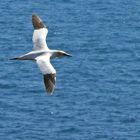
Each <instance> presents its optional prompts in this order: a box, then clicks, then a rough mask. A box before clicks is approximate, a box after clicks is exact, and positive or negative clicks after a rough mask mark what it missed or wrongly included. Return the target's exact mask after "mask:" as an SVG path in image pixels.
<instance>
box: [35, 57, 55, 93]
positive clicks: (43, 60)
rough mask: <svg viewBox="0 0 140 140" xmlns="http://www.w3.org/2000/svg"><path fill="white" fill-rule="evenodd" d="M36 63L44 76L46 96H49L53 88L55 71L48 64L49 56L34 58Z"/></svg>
mask: <svg viewBox="0 0 140 140" xmlns="http://www.w3.org/2000/svg"><path fill="white" fill-rule="evenodd" d="M36 62H37V64H38V66H39V68H40V70H41V72H42V74H43V76H44V84H45V87H46V91H47V93H48V95H51V94H52V92H53V91H54V88H55V82H56V70H55V69H54V67H53V66H52V65H51V63H50V56H49V55H42V56H39V57H37V58H36Z"/></svg>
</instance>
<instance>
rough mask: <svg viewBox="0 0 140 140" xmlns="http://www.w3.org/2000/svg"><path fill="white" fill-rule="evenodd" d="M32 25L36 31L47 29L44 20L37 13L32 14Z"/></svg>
mask: <svg viewBox="0 0 140 140" xmlns="http://www.w3.org/2000/svg"><path fill="white" fill-rule="evenodd" d="M32 23H33V27H34V29H41V28H46V25H45V24H44V23H43V21H42V19H41V18H40V17H39V16H38V15H37V14H35V13H33V14H32Z"/></svg>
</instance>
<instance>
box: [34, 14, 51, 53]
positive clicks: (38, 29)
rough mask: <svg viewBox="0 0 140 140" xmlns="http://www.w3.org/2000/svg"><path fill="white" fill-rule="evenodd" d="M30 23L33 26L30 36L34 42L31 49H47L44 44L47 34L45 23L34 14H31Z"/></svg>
mask: <svg viewBox="0 0 140 140" xmlns="http://www.w3.org/2000/svg"><path fill="white" fill-rule="evenodd" d="M32 23H33V27H34V32H33V38H32V40H33V44H34V47H33V50H34V51H36V50H49V48H48V46H47V44H46V36H47V34H48V29H47V28H46V25H45V24H44V23H43V21H42V20H41V18H40V17H39V16H37V15H36V14H33V15H32Z"/></svg>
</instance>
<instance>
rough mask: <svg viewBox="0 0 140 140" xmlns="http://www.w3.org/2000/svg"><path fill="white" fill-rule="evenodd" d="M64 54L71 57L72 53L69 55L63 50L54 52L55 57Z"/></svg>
mask: <svg viewBox="0 0 140 140" xmlns="http://www.w3.org/2000/svg"><path fill="white" fill-rule="evenodd" d="M64 56H68V57H72V55H70V54H69V53H66V52H64V51H57V52H56V53H55V57H60V58H61V57H64Z"/></svg>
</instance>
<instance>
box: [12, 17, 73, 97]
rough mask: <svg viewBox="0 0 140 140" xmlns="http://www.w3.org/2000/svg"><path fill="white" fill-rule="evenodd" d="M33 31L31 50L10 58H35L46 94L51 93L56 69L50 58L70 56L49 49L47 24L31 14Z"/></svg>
mask: <svg viewBox="0 0 140 140" xmlns="http://www.w3.org/2000/svg"><path fill="white" fill-rule="evenodd" d="M32 24H33V27H34V32H33V37H32V41H33V50H32V51H31V52H29V53H26V54H24V55H21V56H19V57H16V58H12V59H11V60H35V61H36V63H37V65H38V67H39V69H40V71H41V72H42V74H43V77H44V84H45V88H46V91H47V94H48V95H52V93H53V91H54V88H55V83H56V70H55V69H54V67H53V66H52V64H51V62H50V60H51V59H53V58H56V57H63V56H71V55H70V54H68V53H66V52H64V51H61V50H50V49H49V48H48V46H47V43H46V36H47V34H48V29H47V26H46V25H45V24H44V23H43V21H42V19H41V18H40V17H39V16H38V15H36V14H32Z"/></svg>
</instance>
